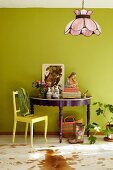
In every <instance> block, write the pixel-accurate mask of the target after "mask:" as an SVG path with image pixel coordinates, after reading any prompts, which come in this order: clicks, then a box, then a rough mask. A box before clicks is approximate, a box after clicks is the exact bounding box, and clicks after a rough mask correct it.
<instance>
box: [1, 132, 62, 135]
mask: <svg viewBox="0 0 113 170" xmlns="http://www.w3.org/2000/svg"><path fill="white" fill-rule="evenodd" d="M29 134H30V132H28V135H29ZM0 135H12V132H0ZM16 135H25V132H16ZM34 135H44V132H34ZM47 135H59V133H58V132H47Z"/></svg>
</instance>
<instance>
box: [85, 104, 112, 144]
mask: <svg viewBox="0 0 113 170" xmlns="http://www.w3.org/2000/svg"><path fill="white" fill-rule="evenodd" d="M93 105H94V106H95V107H96V114H97V116H100V115H101V116H103V117H104V119H105V121H106V123H105V124H104V125H103V126H102V127H101V126H100V125H99V124H97V123H95V122H93V123H92V124H89V125H88V126H87V128H86V131H89V130H90V136H89V137H88V140H89V143H90V144H94V143H95V142H96V140H97V138H96V136H95V135H96V134H97V132H99V131H100V130H101V131H102V132H103V133H104V134H105V137H104V140H105V141H110V142H111V141H113V105H112V104H103V103H101V102H95V103H93ZM92 130H93V134H91V131H92Z"/></svg>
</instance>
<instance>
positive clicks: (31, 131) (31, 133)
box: [30, 123, 33, 147]
mask: <svg viewBox="0 0 113 170" xmlns="http://www.w3.org/2000/svg"><path fill="white" fill-rule="evenodd" d="M30 143H31V147H33V123H30Z"/></svg>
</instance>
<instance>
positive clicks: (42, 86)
mask: <svg viewBox="0 0 113 170" xmlns="http://www.w3.org/2000/svg"><path fill="white" fill-rule="evenodd" d="M32 87H35V88H37V89H38V97H42V98H44V97H45V96H46V93H47V89H48V84H47V83H44V82H42V81H41V80H35V81H34V82H33V83H32Z"/></svg>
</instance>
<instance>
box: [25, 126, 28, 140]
mask: <svg viewBox="0 0 113 170" xmlns="http://www.w3.org/2000/svg"><path fill="white" fill-rule="evenodd" d="M27 132H28V123H26V127H25V141H26V140H27Z"/></svg>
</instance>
